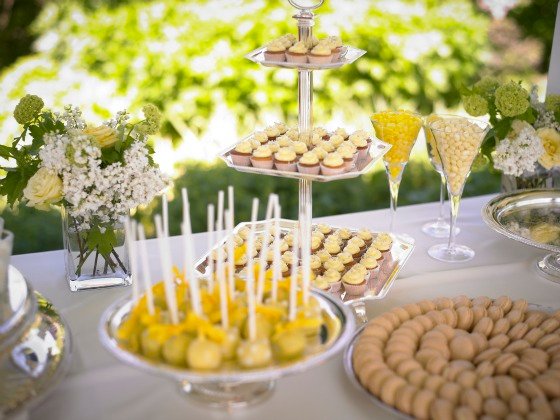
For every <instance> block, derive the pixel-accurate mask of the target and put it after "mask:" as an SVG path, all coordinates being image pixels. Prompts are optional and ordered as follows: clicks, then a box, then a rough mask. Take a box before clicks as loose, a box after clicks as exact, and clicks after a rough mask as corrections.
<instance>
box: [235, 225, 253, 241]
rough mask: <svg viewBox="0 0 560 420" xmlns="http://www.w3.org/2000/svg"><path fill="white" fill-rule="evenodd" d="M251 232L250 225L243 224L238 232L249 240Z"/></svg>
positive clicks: (244, 238) (242, 237)
mask: <svg viewBox="0 0 560 420" xmlns="http://www.w3.org/2000/svg"><path fill="white" fill-rule="evenodd" d="M249 232H251V229H249V227H248V226H243V227H242V228H241V229H239V231H238V232H237V234H238V235H239V236H240V237H241V239H243V240H247V238H248V237H249Z"/></svg>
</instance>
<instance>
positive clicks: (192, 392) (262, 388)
mask: <svg viewBox="0 0 560 420" xmlns="http://www.w3.org/2000/svg"><path fill="white" fill-rule="evenodd" d="M313 294H314V295H315V297H316V298H317V299H318V301H319V304H320V306H321V308H322V309H323V317H324V319H325V323H324V324H323V327H322V330H321V334H320V343H315V344H312V345H311V346H310V347H309V348H308V351H307V354H306V355H305V356H304V357H303V358H302V359H300V360H297V361H294V362H290V363H285V364H277V365H273V366H270V367H267V368H263V369H255V370H234V369H233V368H230V369H228V368H227V367H226V368H224V369H223V370H221V371H219V372H200V371H193V370H189V369H186V368H176V367H173V366H170V365H167V364H165V363H163V362H156V361H153V360H150V359H148V358H145V357H143V356H141V355H138V354H135V353H131V352H129V351H127V350H125V349H124V348H122V347H120V346H119V344H118V342H117V339H116V338H115V334H116V332H117V329H118V327H119V326H120V325H121V323H122V321H123V320H124V319H125V318H126V317H127V316H128V313H129V312H130V309H131V301H130V300H129V298H125V299H121V300H119V301H117V302H115V303H114V304H113V305H111V306H110V307H109V308H108V309H107V310H105V312H104V313H103V315H102V316H101V321H100V323H99V335H100V339H101V343H102V344H103V346H104V347H105V348H106V349H107V350H109V351H110V352H111V353H112V354H113V355H114V356H115V357H116V358H117V359H119V360H120V361H122V362H124V363H126V364H128V365H130V366H133V367H135V368H138V369H141V370H143V371H146V372H148V373H152V374H156V375H160V376H164V377H167V378H170V379H172V380H175V381H177V382H178V383H179V384H180V388H181V389H182V390H183V391H184V392H185V393H186V394H187V395H189V396H190V397H191V398H193V399H194V400H195V401H197V402H200V403H203V404H205V405H207V406H213V407H221V408H235V407H242V406H246V405H249V404H253V403H255V402H258V401H260V400H262V399H264V398H265V397H267V396H268V395H270V391H271V390H272V389H273V387H274V380H276V379H279V378H281V377H282V376H286V375H291V374H295V373H300V372H304V371H306V370H308V369H310V368H312V367H315V366H317V365H319V364H321V363H323V362H325V361H326V360H328V359H330V358H331V357H333V356H334V355H336V354H337V353H339V352H340V351H341V350H342V349H343V348H344V347H345V346H346V344H347V343H348V341H349V340H350V338H351V337H352V334H353V333H354V329H355V320H354V316H353V314H352V312H351V311H350V310H349V309H348V308H347V307H346V306H345V305H342V304H341V303H340V301H338V300H337V299H334V298H333V297H332V296H329V295H326V294H323V293H320V292H313Z"/></svg>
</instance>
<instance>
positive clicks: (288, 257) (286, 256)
mask: <svg viewBox="0 0 560 420" xmlns="http://www.w3.org/2000/svg"><path fill="white" fill-rule="evenodd" d="M293 258H294V253H293V252H292V251H286V252H284V253H283V254H282V261H284V263H286V264H287V265H288V267H289V268H291V266H292V261H293Z"/></svg>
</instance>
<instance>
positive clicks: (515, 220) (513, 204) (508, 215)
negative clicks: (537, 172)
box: [482, 189, 560, 283]
mask: <svg viewBox="0 0 560 420" xmlns="http://www.w3.org/2000/svg"><path fill="white" fill-rule="evenodd" d="M482 219H483V220H484V222H485V223H486V224H487V225H488V226H489V227H490V228H492V229H493V230H495V231H496V232H498V233H499V234H501V235H504V236H505V237H506V238H509V239H512V240H514V241H517V242H521V243H523V244H525V245H530V246H532V247H535V248H539V249H544V250H546V251H550V252H551V254H548V255H547V256H545V257H544V258H543V259H542V260H540V261H539V262H537V268H538V270H539V273H540V274H541V275H542V276H543V277H545V278H547V279H549V280H551V281H554V282H557V283H558V282H560V190H554V189H544V190H543V189H533V190H521V191H516V192H512V193H507V194H501V195H499V196H497V197H495V198H493V199H492V200H490V201H489V202H488V203H487V204H486V205H485V206H484V207H483V209H482Z"/></svg>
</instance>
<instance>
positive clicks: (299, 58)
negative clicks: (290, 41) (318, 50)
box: [286, 41, 308, 63]
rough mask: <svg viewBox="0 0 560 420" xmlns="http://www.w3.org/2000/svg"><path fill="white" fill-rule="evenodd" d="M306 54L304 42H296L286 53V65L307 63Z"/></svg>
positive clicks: (306, 49)
mask: <svg viewBox="0 0 560 420" xmlns="http://www.w3.org/2000/svg"><path fill="white" fill-rule="evenodd" d="M307 52H308V48H307V46H306V45H305V42H303V41H298V42H296V43H295V44H294V45H292V46H291V47H290V48H288V51H286V61H288V63H307Z"/></svg>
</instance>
